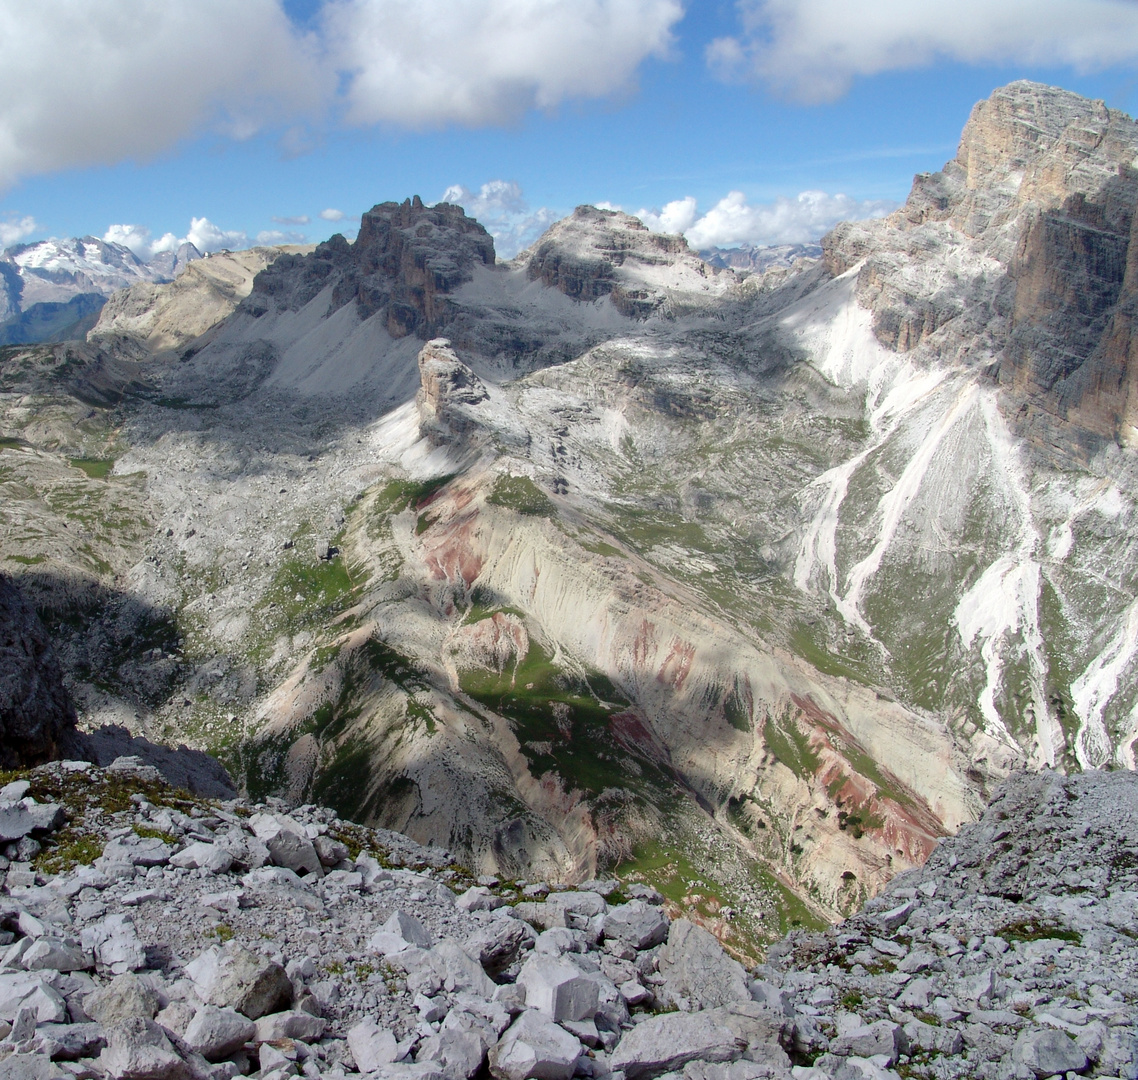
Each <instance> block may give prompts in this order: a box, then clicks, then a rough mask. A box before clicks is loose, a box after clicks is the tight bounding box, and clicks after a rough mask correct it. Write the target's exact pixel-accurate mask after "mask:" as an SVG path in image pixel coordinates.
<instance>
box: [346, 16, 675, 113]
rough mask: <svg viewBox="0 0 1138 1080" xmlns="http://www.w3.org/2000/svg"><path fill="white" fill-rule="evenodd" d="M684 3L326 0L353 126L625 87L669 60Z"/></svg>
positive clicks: (517, 106)
mask: <svg viewBox="0 0 1138 1080" xmlns="http://www.w3.org/2000/svg"><path fill="white" fill-rule="evenodd" d="M682 15H683V5H682V3H681V2H680V0H464V2H463V3H455V2H454V0H415V2H414V3H408V2H407V0H329V2H328V3H327V4H326V6H325V19H324V31H325V44H326V47H327V48H328V49H329V51H330V52H331V54H332V55H333V56H334V57H335V58H336V62H337V66H338V67H339V68H340V69H341V70H342V71H344V72H346V73H347V74H348V77H349V82H348V86H347V93H346V101H347V119H348V121H349V122H350V123H354V124H378V123H384V124H395V125H399V126H401V127H433V126H439V125H445V124H466V125H483V124H496V123H502V122H508V121H510V120H514V119H516V118H517V117H519V116H521V115H522V114H523V113H524V112H525V111H526V110H527V109H530V108H539V109H548V108H551V107H553V106H556V105H558V104H560V103H561V102H563V101H565V100H567V99H571V98H575V97H588V98H595V97H604V96H607V95H609V94H612V93H614V92H616V91H619V90H621V89H624V88H625V87H626V86H628V84H629V83H630V82H631V81H632V80H633V79H634V76H635V73H636V70H637V68H638V67H639V66H640V64H641V63H642V62H643V61H644V60H645V59H646V58H647V57H649V56H664V55H666V54H667V53H668V50H669V49H670V47H671V44H672V36H671V28H672V26H673V25H675V23H676V22H678V21H679V19H680V18H681V16H682Z"/></svg>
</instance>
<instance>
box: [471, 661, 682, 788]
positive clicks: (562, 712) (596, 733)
mask: <svg viewBox="0 0 1138 1080" xmlns="http://www.w3.org/2000/svg"><path fill="white" fill-rule="evenodd" d="M459 685H460V687H461V689H462V691H463V693H465V694H467V695H468V696H469V697H471V698H473V699H474V700H475V701H477V702H479V703H480V704H482V705H485V706H487V707H488V708H490V709H493V710H494V711H495V712H497V713H499V714H500V715H502V716H504V717H506V718H507V719H508V720H509V721H510V726H511V727H512V728H513V730H514V733H515V734H516V735H517V737H518V741H519V742H521V744H522V748H523V751H524V752H525V753H526V756H527V758H528V760H529V764H530V769H531V771H532V772H533V773H534V775H535V776H540V775H542V774H543V773H545V772H550V771H553V772H557V773H558V774H560V775H561V776H562V777H563V778H564V779H565V780H566V781H567V782H568V783H569V784H570V786H575V787H577V788H579V789H581V790H582V791H585V792H588V793H590V794H594V795H599V794H600V793H601V792H603V791H604V790H605V789H607V788H628V787H637V786H639V782H640V781H641V780H642V779H643V778H645V777H647V778H649V779H655V780H657V781H659V782H660V783H661V784H663V783H664V782H665V781H664V778H663V776H662V774H660V773H659V770H658V769H657V768H656V767H655V766H654V765H651V764H650V763H648V762H645V761H643V760H640V759H638V760H637V762H636V764H635V765H634V766H630V765H629V764H627V758H628V751H627V750H625V749H624V748H622V747H621V746H620V745H619V744H618V743H617V742H616V741H615V739H614V738H613V736H612V733H611V730H610V726H609V720H610V718H611V717H612V716H613V715H614V714H616V713H618V712H620V711H622V710H623V709H624V708H626V707H627V706H628V702H627V700H626V699H625V698H624V697H623V695H621V694H620V693H619V691H618V690H617V689H616V687H614V686H613V684H612V683H611V682H610V681H609V680H608V679H607V678H605V677H604V676H603V675H601V674H600V673H599V672H597V673H594V674H592V675H590V676H588V677H587V678H586V677H582V676H577V675H572V674H570V673H568V672H565V671H563V670H562V669H561V668H559V667H558V666H557V665H556V664H555V663H554V662H553V660H552V658H551V657H550V656H549V654H548V653H546V652H545V650H544V649H542V647H541V646H540V645H539V644H538V643H537V642H531V643H530V648H529V652H528V653H527V654H526V657H525V659H524V660H522V661H521V663H520V664H517V665H516V666H515V667H514V668H513V669H506V670H504V671H502V672H497V671H489V670H486V669H474V670H471V669H467V670H466V671H462V672H460V674H459ZM638 773H639V775H637V774H638Z"/></svg>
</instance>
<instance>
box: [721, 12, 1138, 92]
mask: <svg viewBox="0 0 1138 1080" xmlns="http://www.w3.org/2000/svg"><path fill="white" fill-rule="evenodd" d="M738 7H739V10H740V15H741V20H742V24H743V25H742V33H741V34H739V35H738V36H737V37H728V38H721V39H719V40H717V41H714V42H712V44H711V45H710V46H709V47H708V50H707V59H708V62H709V63H710V64H711V65H712V67H713V68H715V69H717V70H719V71H720V72H721V73H723V74H724V75H730V76H738V75H743V76H749V77H752V78H757V79H759V80H760V81H762V82H764V83H766V84H767V85H769V86H770V87H772V88H773V89H775V90H777V91H780V92H783V93H786V94H788V95H789V96H791V97H794V98H797V99H799V100H802V101H808V102H820V101H832V100H834V99H835V98H837V97H840V96H841V95H842V94H844V93H845V92H846V90H848V89H849V86H850V83H851V82H852V81H853V80H854V79H855V78H856V77H858V76H863V75H874V74H876V73H878V72H882V71H894V70H899V69H907V68H916V67H924V66H926V65H928V64H932V63H934V62H936V61H937V60H941V59H947V60H955V61H959V62H962V63H966V64H998V63H1018V64H1030V65H1041V66H1042V65H1060V66H1069V67H1073V68H1075V69H1076V70H1077V71H1091V70H1101V69H1103V68H1106V67H1110V66H1112V65H1115V64H1126V63H1132V62H1133V61H1134V60H1136V59H1138V3H1135V2H1134V0H998V2H996V3H993V2H992V0H955V2H954V3H953V4H952V5H951V7H950V8H948V7H946V6H945V5H944V4H943V3H941V2H939V0H873V3H869V4H852V3H850V2H849V0H738Z"/></svg>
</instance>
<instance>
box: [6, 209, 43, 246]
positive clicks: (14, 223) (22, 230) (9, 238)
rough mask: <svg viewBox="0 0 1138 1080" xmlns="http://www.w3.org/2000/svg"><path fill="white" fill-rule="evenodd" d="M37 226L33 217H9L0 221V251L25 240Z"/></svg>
mask: <svg viewBox="0 0 1138 1080" xmlns="http://www.w3.org/2000/svg"><path fill="white" fill-rule="evenodd" d="M38 228H39V226H38V225H37V224H36V219H35V218H34V217H19V218H18V217H14V216H13V217H9V218H6V219H4V220H0V251H3V250H4V248H6V247H11V246H12V245H13V244H18V243H19V242H20V241H21V240H26V239H27V238H28V237H29V236H31V235H32V233H34V232H35V231H36V230H37V229H38Z"/></svg>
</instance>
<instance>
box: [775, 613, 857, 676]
mask: <svg viewBox="0 0 1138 1080" xmlns="http://www.w3.org/2000/svg"><path fill="white" fill-rule="evenodd" d="M790 647H791V649H792V650H793V652H794V653H795V654H796V655H797V656H801V657H802V659H803V660H805V661H807V663H809V664H812V665H813V666H814V667H816V668H817V669H818V670H819V671H820V672H822V673H823V674H824V675H833V676H837V677H840V678H846V679H849V680H850V681H851V682H856V683H860V684H862V685H863V686H869V685H871V683H872V677H871V674H870V672H869V670H868V668H867V667H865V666H863V665H862V664H861V663H859V662H858V661H857V660H855V659H854V658H852V657H848V656H835V655H834V654H833V653H832V652H830V651H829V650H828V649H825V648H823V647H822V646H821V645H819V644H818V640H817V637H816V635H815V632H814V629H813V627H811V626H809V625H807V624H806V623H804V622H800V623H798V625H797V626H796V627H795V628H794V630H793V631H791V634H790Z"/></svg>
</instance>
